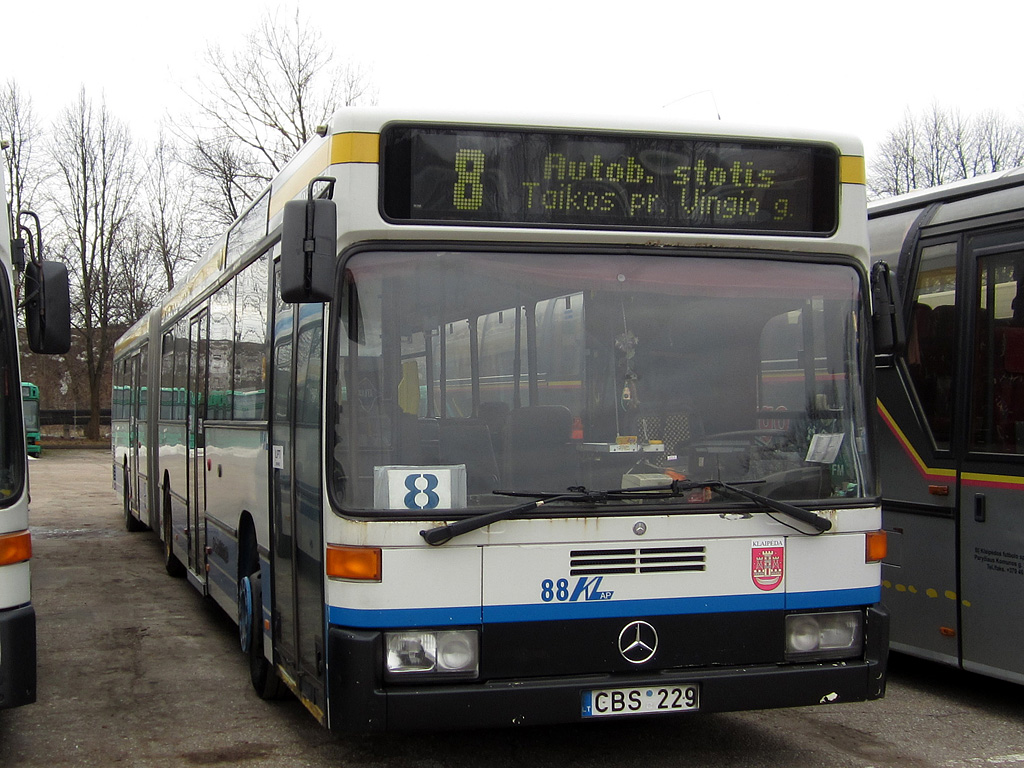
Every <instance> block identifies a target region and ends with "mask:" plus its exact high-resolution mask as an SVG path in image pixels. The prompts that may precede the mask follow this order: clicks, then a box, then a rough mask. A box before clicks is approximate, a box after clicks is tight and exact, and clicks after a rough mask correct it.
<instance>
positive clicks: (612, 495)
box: [420, 480, 832, 547]
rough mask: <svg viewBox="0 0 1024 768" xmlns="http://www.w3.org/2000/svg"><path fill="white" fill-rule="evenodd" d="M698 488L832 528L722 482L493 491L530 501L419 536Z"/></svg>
mask: <svg viewBox="0 0 1024 768" xmlns="http://www.w3.org/2000/svg"><path fill="white" fill-rule="evenodd" d="M697 488H721V489H722V490H723V491H728V492H729V493H733V494H736V495H737V496H743V497H744V498H746V499H749V500H751V501H753V502H756V503H757V504H760V505H761V506H762V507H764V508H766V509H768V510H770V511H771V512H778V513H779V514H781V515H786V516H787V517H791V518H793V519H794V520H799V521H800V522H802V523H806V524H807V525H809V526H811V527H812V528H814V529H815V530H817V531H818V532H819V533H824V532H825V531H827V530H829V529H831V528H832V521H831V520H828V519H826V518H824V517H821V516H820V515H816V514H814V513H813V512H809V511H808V510H806V509H802V508H800V507H798V506H795V505H793V504H789V503H787V502H785V501H779V500H778V499H772V498H769V497H767V496H763V495H761V494H760V493H755V492H754V491H749V490H747V489H746V488H741V487H739V486H736V485H732V484H730V483H725V482H722V481H721V480H704V481H687V480H673V481H672V482H671V483H669V484H667V485H656V486H651V487H648V488H615V489H612V490H608V491H588V490H587V489H586V488H584V487H583V486H577V487H572V488H568V489H566V490H567V491H568V492H567V493H533V492H529V491H493V493H494V494H496V495H499V496H524V497H530V498H532V499H533V500H532V501H528V502H526V503H525V504H517V505H516V506H514V507H508V508H506V509H499V510H496V511H494V512H485V513H484V514H482V515H474V516H473V517H467V518H466V519H465V520H457V521H455V522H454V523H447V524H446V525H442V526H438V527H437V528H427V529H425V530H422V531H420V536H422V537H423V540H424V541H426V542H427V544H430V545H431V546H435V547H436V546H440V545H441V544H445V543H447V542H449V541H451V540H452V539H454V538H455V537H456V536H461V535H462V534H464V533H469V532H470V531H476V530H478V529H480V528H485V527H487V526H488V525H490V524H491V523H497V522H500V521H501V520H508V519H510V518H513V517H515V516H516V515H520V514H523V513H524V512H532V511H533V510H535V509H537V508H538V507H542V506H544V505H545V504H550V503H551V502H554V501H569V502H574V503H577V504H581V503H582V504H602V503H606V502H609V501H620V500H623V499H645V498H647V499H667V498H672V497H674V496H682V495H683V494H685V493H687V492H688V491H692V490H695V489H697Z"/></svg>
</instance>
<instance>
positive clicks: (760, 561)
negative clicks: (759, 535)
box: [750, 539, 786, 592]
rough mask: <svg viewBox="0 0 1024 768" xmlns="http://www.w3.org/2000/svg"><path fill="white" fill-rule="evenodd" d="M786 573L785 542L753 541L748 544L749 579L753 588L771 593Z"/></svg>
mask: <svg viewBox="0 0 1024 768" xmlns="http://www.w3.org/2000/svg"><path fill="white" fill-rule="evenodd" d="M785 572H786V540H785V539H754V540H753V541H751V542H750V578H751V580H752V581H753V582H754V586H755V587H757V588H758V589H760V590H762V591H764V592H771V591H772V590H773V589H775V588H776V587H777V586H779V584H781V583H782V576H783V574H785Z"/></svg>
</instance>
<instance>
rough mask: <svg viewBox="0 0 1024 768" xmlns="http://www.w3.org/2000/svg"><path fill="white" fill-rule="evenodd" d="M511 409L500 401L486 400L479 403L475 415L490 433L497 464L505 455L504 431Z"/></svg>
mask: <svg viewBox="0 0 1024 768" xmlns="http://www.w3.org/2000/svg"><path fill="white" fill-rule="evenodd" d="M511 410H512V409H511V408H510V407H509V405H508V403H503V402H501V401H500V400H486V401H484V402H482V403H480V406H479V408H478V409H477V413H478V414H479V416H480V421H482V422H483V423H484V424H486V425H487V429H489V430H490V432H491V444H492V446H493V447H494V455H495V457H496V458H497V459H498V461H499V463H500V462H501V460H502V457H503V456H504V454H505V429H506V427H507V426H508V415H509V412H510V411H511Z"/></svg>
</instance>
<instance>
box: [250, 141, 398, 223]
mask: <svg viewBox="0 0 1024 768" xmlns="http://www.w3.org/2000/svg"><path fill="white" fill-rule="evenodd" d="M379 147H380V134H377V133H357V132H351V133H336V134H334V135H333V136H331V138H330V140H329V141H325V142H324V143H323V144H321V145H320V146H319V147H318V148H317V150H316V152H314V153H313V154H312V155H311V156H310V158H309V159H308V160H307V161H306V162H304V163H303V164H302V167H301V168H299V169H298V170H297V171H296V172H295V173H293V174H292V175H291V177H290V178H289V179H288V180H287V181H285V182H284V183H283V184H281V186H280V187H278V188H277V189H275V190H274V196H273V197H272V198H271V200H270V216H271V217H273V216H274V215H275V214H276V213H277V212H278V211H280V210H281V209H282V208H284V204H285V203H287V202H288V201H289V200H294V199H295V197H296V195H298V194H300V193H301V192H302V191H303V190H304V189H305V188H306V187H308V186H309V182H310V181H312V180H313V179H315V178H316V177H317V176H323V175H324V172H325V171H326V170H327V167H328V166H330V165H339V164H343V163H376V162H379V161H380V149H379Z"/></svg>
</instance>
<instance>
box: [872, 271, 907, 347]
mask: <svg viewBox="0 0 1024 768" xmlns="http://www.w3.org/2000/svg"><path fill="white" fill-rule="evenodd" d="M871 305H872V314H871V324H872V329H873V332H874V342H875V354H876V355H898V354H900V353H902V352H903V350H904V348H905V347H906V344H907V331H906V328H905V327H904V325H903V307H902V306H901V303H900V298H899V293H898V292H897V290H896V281H895V279H894V277H893V274H892V270H891V269H889V265H888V264H886V263H885V262H884V261H878V262H875V263H874V264H873V265H872V266H871Z"/></svg>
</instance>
